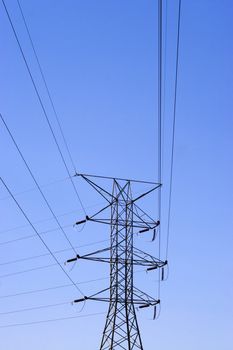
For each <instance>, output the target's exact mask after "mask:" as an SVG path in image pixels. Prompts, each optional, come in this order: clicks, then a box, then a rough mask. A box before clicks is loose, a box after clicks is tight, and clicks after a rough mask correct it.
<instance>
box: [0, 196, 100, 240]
mask: <svg viewBox="0 0 233 350" xmlns="http://www.w3.org/2000/svg"><path fill="white" fill-rule="evenodd" d="M14 196H17V194H15V193H14ZM4 198H6V197H4ZM7 198H11V197H10V196H7ZM99 204H103V202H100V203H97V204H93V205H89V206H87V207H85V209H89V208H94V207H96V206H98V205H99ZM74 213H77V209H75V210H71V211H68V212H65V213H62V214H60V215H56V217H57V218H61V217H63V216H66V215H69V214H74ZM52 219H53V217H50V218H47V219H41V220H37V221H34V222H33V224H40V223H43V222H46V221H51V220H52ZM70 226H71V225H70ZM26 227H30V225H20V226H16V227H12V228H9V229H6V230H3V231H0V235H1V234H4V233H7V232H11V231H16V230H19V229H21V228H26ZM63 228H64V227H63Z"/></svg>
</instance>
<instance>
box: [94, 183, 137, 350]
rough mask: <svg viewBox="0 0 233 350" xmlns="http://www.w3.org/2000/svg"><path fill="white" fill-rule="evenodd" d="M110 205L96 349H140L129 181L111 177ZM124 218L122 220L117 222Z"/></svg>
mask: <svg viewBox="0 0 233 350" xmlns="http://www.w3.org/2000/svg"><path fill="white" fill-rule="evenodd" d="M112 196H113V203H112V207H111V259H110V287H111V288H110V304H109V309H108V314H107V318H106V323H105V327H104V332H103V337H102V341H101V346H100V350H114V349H125V350H133V349H141V350H142V349H143V347H142V342H141V337H140V332H139V327H138V323H137V318H136V313H135V308H134V304H133V226H132V221H133V210H132V205H133V204H132V195H131V188H130V181H127V182H126V183H124V186H121V185H120V183H119V182H117V181H116V180H114V183H113V191H112ZM122 221H124V222H125V224H124V226H123V227H122V225H119V223H120V222H122Z"/></svg>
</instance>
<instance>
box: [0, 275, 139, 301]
mask: <svg viewBox="0 0 233 350" xmlns="http://www.w3.org/2000/svg"><path fill="white" fill-rule="evenodd" d="M143 271H144V270H143ZM138 272H139V271H138ZM140 272H141V271H140ZM107 279H108V277H101V278H96V279H90V280H86V281H82V282H77V283H75V284H77V285H80V284H88V283H93V282H98V281H104V280H107ZM72 286H73V284H62V285H59V286H54V287H48V288H41V289H34V290H30V291H25V292H19V293H13V294H6V295H0V299H8V298H13V297H18V296H21V295H28V294H36V293H42V292H48V291H50V290H56V289H62V288H68V287H72Z"/></svg>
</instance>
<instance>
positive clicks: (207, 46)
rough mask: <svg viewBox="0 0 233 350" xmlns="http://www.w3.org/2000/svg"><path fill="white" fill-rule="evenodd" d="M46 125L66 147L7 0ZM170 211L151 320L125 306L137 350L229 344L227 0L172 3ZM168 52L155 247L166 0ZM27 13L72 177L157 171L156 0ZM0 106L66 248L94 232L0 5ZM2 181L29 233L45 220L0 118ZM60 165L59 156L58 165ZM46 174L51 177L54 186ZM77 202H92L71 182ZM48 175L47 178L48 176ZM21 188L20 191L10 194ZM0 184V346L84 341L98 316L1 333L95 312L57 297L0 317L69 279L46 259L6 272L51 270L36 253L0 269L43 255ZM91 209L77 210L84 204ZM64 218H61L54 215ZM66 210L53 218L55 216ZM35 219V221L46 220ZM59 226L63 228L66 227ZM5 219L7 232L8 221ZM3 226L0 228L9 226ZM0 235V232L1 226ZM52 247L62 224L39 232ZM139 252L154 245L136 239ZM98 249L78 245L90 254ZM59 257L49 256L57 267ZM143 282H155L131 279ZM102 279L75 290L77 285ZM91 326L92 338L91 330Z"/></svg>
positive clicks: (100, 236) (88, 344)
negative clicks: (137, 336) (81, 221)
mask: <svg viewBox="0 0 233 350" xmlns="http://www.w3.org/2000/svg"><path fill="white" fill-rule="evenodd" d="M6 3H7V6H8V8H9V11H10V14H11V16H12V19H13V22H14V24H15V27H16V30H17V33H18V35H19V38H20V41H21V43H22V46H23V49H24V51H25V53H26V56H27V59H28V61H29V64H30V67H31V70H32V72H33V76H34V78H35V81H36V84H37V86H38V88H39V91H40V94H41V96H42V98H43V102H44V104H45V106H46V109H47V111H48V114H49V117H50V118H51V122H52V125H53V127H54V130H55V132H56V135H57V137H58V140H59V143H60V144H61V147H62V150H63V151H64V154H65V157H66V160H67V162H69V160H68V156H67V154H66V153H65V152H66V151H65V148H64V145H63V144H62V139H61V136H60V134H59V130H58V127H57V124H56V121H55V118H54V115H53V114H52V110H51V106H50V105H49V101H48V98H47V96H46V91H45V89H44V86H43V83H42V81H41V77H40V74H39V71H38V67H37V65H36V61H35V58H34V56H33V52H32V50H31V47H30V43H29V41H28V38H27V34H26V32H25V28H24V26H23V22H22V18H21V17H20V12H19V9H18V7H17V2H16V1H15V0H12V1H10V0H8V1H6ZM182 3H183V4H182V19H181V46H180V68H179V81H178V96H177V129H176V148H175V163H174V186H173V207H172V221H171V239H170V244H169V257H168V258H169V262H170V274H169V279H168V280H167V281H166V282H163V284H162V290H161V300H162V310H161V314H160V317H159V319H158V320H157V321H151V320H150V319H151V316H152V315H151V314H150V313H147V312H145V313H143V312H140V313H139V314H138V319H139V324H140V326H141V330H142V338H143V342H144V347H145V349H151V348H155V347H159V348H160V349H161V350H168V349H171V347H173V348H174V349H179V350H183V349H185V350H186V349H187V348H188V349H189V350H194V349H197V348H198V349H211V350H217V349H222V350H230V349H231V343H232V340H233V339H232V332H231V331H232V323H233V320H232V314H233V309H232V303H231V300H232V297H233V288H232V281H231V276H232V272H233V271H232V269H233V262H232V243H233V238H232V224H233V222H232V209H233V208H232V189H231V181H232V177H233V166H232V163H233V162H232V147H233V138H232V127H233V121H232V120H233V119H232V112H231V111H232V107H233V99H232V88H233V86H232V85H233V79H232V73H231V72H232V60H233V57H232V54H233V45H232V40H231V37H232V32H233V26H232V10H233V5H232V2H231V1H230V0H224V1H209V0H205V1H200V0H198V1H191V0H183V2H182ZM167 4H168V5H167V8H168V12H167V24H168V26H167V55H166V57H167V59H166V81H165V101H164V106H165V107H164V168H163V183H164V185H163V216H162V226H161V227H162V237H163V248H164V245H165V240H166V217H167V193H168V179H169V174H168V169H169V154H170V153H169V152H170V146H171V122H172V103H173V94H174V73H175V70H174V68H175V39H176V21H177V5H178V1H175V0H167ZM21 5H22V7H23V9H24V12H25V16H26V18H27V21H28V24H29V27H30V30H31V35H32V37H33V40H34V43H35V46H36V49H37V52H38V55H39V58H40V61H41V64H42V67H43V69H44V72H45V76H46V79H47V82H48V85H49V87H50V90H51V92H52V96H53V99H54V103H55V105H56V109H57V111H58V114H59V117H60V121H61V124H62V126H63V129H64V133H65V135H66V137H67V140H68V143H69V146H70V150H71V152H72V155H73V158H74V161H75V164H76V167H77V169H78V171H80V172H86V173H97V174H104V175H114V176H121V177H127V178H130V177H132V178H139V179H145V180H156V173H157V172H156V165H157V155H156V152H157V151H156V148H157V132H156V125H157V119H156V118H157V100H156V99H157V14H156V11H157V2H156V1H152V0H146V1H139V0H136V1H122V0H120V1H112V0H111V1H107V0H100V1H94V0H88V1H80V0H78V1H66V2H65V1H52V0H50V1H44V0H43V1H33V2H32V1H26V0H22V2H21ZM0 22H1V30H0V51H1V65H0V75H1V81H2V84H1V86H0V99H1V111H0V112H1V113H2V114H3V116H4V118H5V120H6V122H7V123H8V125H9V128H10V129H11V131H12V133H13V135H14V136H15V138H16V140H17V142H18V144H19V146H20V148H21V150H22V152H23V154H24V156H25V158H26V159H27V161H28V163H29V164H30V166H31V168H32V170H33V173H34V174H35V176H36V178H37V179H38V182H39V183H40V184H41V186H43V190H44V192H45V194H46V196H47V198H48V199H49V201H50V203H51V205H52V207H53V209H54V211H55V213H56V214H57V215H58V216H59V219H60V220H61V223H62V224H63V225H67V226H69V227H67V229H66V232H67V234H68V235H69V238H70V240H71V241H72V243H73V244H74V245H75V246H82V245H86V244H88V243H90V242H96V241H100V240H105V239H107V237H108V232H107V231H106V230H105V231H104V232H103V231H102V230H101V229H100V228H97V229H96V228H95V227H94V226H90V227H86V228H85V230H83V231H82V232H77V231H75V230H74V229H73V228H72V224H73V223H74V222H75V221H76V220H77V219H78V218H82V216H83V213H82V211H81V208H80V205H79V203H78V201H77V199H76V197H75V195H74V193H73V191H72V188H71V186H70V184H69V181H68V180H67V179H66V177H67V174H66V172H65V169H64V166H63V164H62V162H61V160H60V157H59V154H58V152H57V149H56V146H55V144H54V141H53V139H52V137H51V134H50V132H49V129H48V126H47V124H46V121H45V118H44V116H43V113H42V110H41V107H40V105H39V104H38V100H37V98H36V95H35V92H34V90H33V87H32V84H31V81H30V80H29V77H28V74H27V71H26V69H25V66H24V63H23V60H22V58H21V56H20V53H19V50H18V47H17V45H16V42H15V39H14V37H13V34H12V31H11V28H10V26H9V23H8V21H7V17H6V15H5V12H4V9H3V6H2V5H1V7H0ZM0 152H1V176H2V177H3V178H4V180H5V181H6V183H7V184H8V185H9V187H10V188H11V190H12V192H13V193H14V194H16V198H17V200H18V201H19V202H20V204H21V205H22V207H23V208H24V209H25V211H26V212H27V214H28V216H29V217H30V219H31V220H32V221H33V222H34V223H36V227H37V229H38V230H39V231H40V232H43V231H46V230H50V229H54V228H56V223H55V222H54V220H51V214H50V213H49V211H48V209H47V208H46V206H45V204H44V202H43V199H42V198H41V196H40V195H39V193H38V192H37V191H36V190H35V189H34V187H35V186H34V183H33V181H32V179H31V178H30V176H29V174H28V172H27V170H26V169H25V166H24V164H23V163H22V161H21V159H20V157H19V155H18V153H17V151H16V150H15V148H14V146H13V144H12V142H11V140H10V139H9V136H8V135H7V133H6V130H5V129H4V127H3V125H2V124H1V127H0ZM68 164H69V166H70V169H71V170H72V167H71V164H70V163H68ZM54 181H55V183H54ZM75 181H77V186H78V190H79V193H80V196H81V198H82V200H83V203H84V205H85V207H88V209H87V210H94V208H95V206H96V205H97V204H98V203H99V204H100V205H101V203H100V202H101V200H99V199H98V198H96V197H94V196H93V195H92V193H90V192H89V191H88V190H87V187H86V186H84V185H83V184H82V182H80V181H79V180H75ZM50 183H53V184H52V185H47V184H50ZM21 192H24V193H21ZM6 197H7V193H6V191H5V190H4V188H3V187H1V188H0V198H1V200H0V210H1V213H2V215H1V218H2V219H1V225H0V264H2V265H0V270H1V271H0V310H1V311H0V333H1V342H2V344H4V350H14V349H15V348H16V346H17V348H18V349H24V350H27V349H31V348H32V347H33V348H34V349H35V350H37V349H41V348H43V349H45V350H49V349H51V348H56V349H57V350H61V349H64V347H65V346H66V347H67V348H68V347H79V348H80V347H81V348H82V349H85V350H89V349H90V350H91V349H97V348H98V345H99V343H100V339H101V332H102V329H103V326H104V322H105V316H104V314H101V315H99V316H95V317H90V318H77V319H72V320H66V321H60V322H54V323H45V324H36V325H30V326H22V327H14V328H2V327H3V326H5V325H10V324H15V323H25V322H26V323H27V322H33V321H38V320H44V319H53V318H59V317H73V316H78V315H80V316H81V315H84V314H89V313H96V312H105V311H106V307H105V306H104V305H95V304H94V303H92V304H91V305H90V304H88V303H87V305H86V307H85V309H84V310H83V311H82V313H78V311H79V307H77V306H71V305H69V304H67V305H64V306H59V307H57V308H50V309H46V310H43V309H42V310H37V311H35V310H34V311H28V312H24V313H17V314H8V315H1V312H8V311H10V310H17V309H23V308H28V307H34V306H38V305H47V304H53V303H61V302H69V301H72V300H73V299H74V298H77V297H78V296H77V291H76V290H74V289H72V288H70V287H64V288H62V289H58V290H50V291H47V292H41V293H36V294H25V295H21V296H15V297H8V298H3V297H4V296H6V295H10V294H17V293H21V292H24V291H30V290H34V289H44V288H49V287H51V286H55V285H62V284H68V283H69V281H67V280H66V277H65V276H64V275H63V274H62V273H61V272H60V271H59V269H58V268H57V267H56V266H50V267H47V268H44V269H41V270H34V271H31V272H26V273H24V274H20V275H12V276H9V277H6V276H5V277H3V275H6V274H11V273H15V272H17V271H22V270H27V269H30V268H37V267H40V266H46V265H52V264H53V261H52V259H51V258H49V257H48V256H44V257H41V258H38V259H35V260H29V261H24V262H20V263H14V264H13V263H12V264H8V265H3V264H4V263H5V262H9V261H12V260H17V259H22V258H25V257H30V256H34V255H39V254H44V253H46V251H45V249H44V247H43V246H42V245H41V243H40V242H39V241H38V240H37V239H36V238H35V237H31V238H28V239H24V240H17V241H15V242H11V243H7V244H6V242H7V241H10V240H16V239H18V238H22V237H24V236H29V235H32V234H33V232H32V230H31V228H30V227H28V226H25V225H26V224H27V223H26V222H25V219H24V218H23V216H22V215H21V214H20V213H19V211H18V209H17V207H16V206H15V204H14V203H13V202H12V200H10V199H9V198H6ZM89 207H90V208H89ZM67 213H68V214H67ZM63 214H66V215H63ZM45 219H48V220H47V221H45ZM70 226H71V227H70ZM13 228H17V229H14V230H11V229H13ZM9 230H11V231H9ZM3 231H4V232H3ZM44 237H45V239H46V242H47V244H48V245H49V246H50V248H51V249H52V250H54V251H55V250H61V249H66V248H67V247H68V246H67V242H66V241H65V240H64V238H63V237H62V234H61V232H59V231H53V232H52V233H50V234H46V235H44ZM147 241H148V237H147V238H145V239H143V240H142V241H141V244H142V245H143V247H145V249H149V250H153V249H154V252H155V253H156V251H157V246H156V244H157V243H154V247H153V246H151V243H148V242H147ZM100 246H101V244H99V243H96V244H95V245H93V247H92V246H90V247H83V248H82V249H84V250H83V251H85V252H87V251H89V250H90V249H98V248H99V247H100ZM70 254H71V252H65V253H62V254H60V255H59V259H60V261H61V262H63V261H64V260H65V259H67V258H69V257H70ZM65 268H66V269H67V272H69V273H70V274H71V276H72V277H73V278H74V279H75V280H76V281H85V280H90V279H96V278H102V277H106V276H107V270H106V269H104V268H98V266H95V268H94V269H93V266H92V265H90V264H87V265H85V264H84V263H80V264H77V265H76V266H75V267H74V269H73V270H72V271H69V270H70V267H69V266H66V267H65ZM137 279H138V282H139V283H142V284H143V283H145V285H146V288H148V290H152V291H155V294H156V290H157V285H156V281H155V280H156V278H155V277H152V276H148V275H146V276H144V275H143V276H141V275H140V276H139V277H137ZM103 283H107V281H105V282H102V281H99V282H95V283H89V284H83V285H81V288H82V290H83V291H85V293H89V292H91V291H93V290H98V288H101V286H102V285H103ZM90 335H91V336H90Z"/></svg>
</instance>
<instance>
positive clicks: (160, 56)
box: [158, 0, 163, 299]
mask: <svg viewBox="0 0 233 350" xmlns="http://www.w3.org/2000/svg"><path fill="white" fill-rule="evenodd" d="M162 51H163V1H162V0H158V182H159V183H160V184H161V183H162V76H163V74H162V73H163V72H162V69H163V64H162V63H163V62H162V59H163V52H162ZM161 208H162V193H161V186H160V187H159V189H158V219H159V221H160V222H161ZM160 225H161V224H160ZM160 225H159V228H158V239H159V254H158V255H159V260H160V257H161V226H160ZM159 274H160V270H159ZM159 298H160V283H158V299H159Z"/></svg>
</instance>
